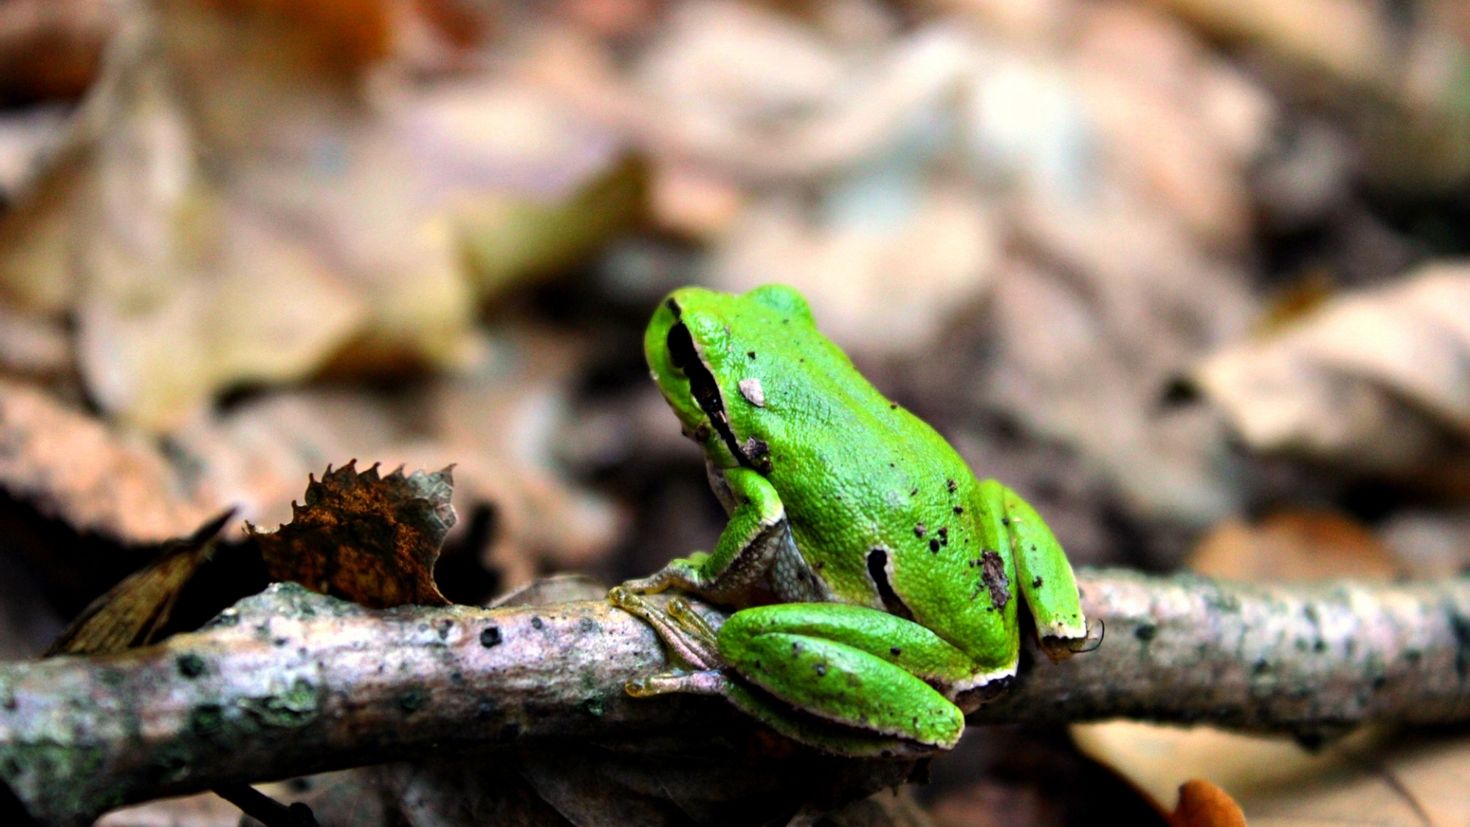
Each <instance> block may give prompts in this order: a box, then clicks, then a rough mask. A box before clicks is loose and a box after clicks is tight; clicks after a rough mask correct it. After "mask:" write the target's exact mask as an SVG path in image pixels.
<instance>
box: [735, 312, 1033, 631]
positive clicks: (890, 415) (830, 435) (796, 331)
mask: <svg viewBox="0 0 1470 827" xmlns="http://www.w3.org/2000/svg"><path fill="white" fill-rule="evenodd" d="M747 310H750V309H747ZM727 331H728V333H727V335H728V337H729V339H728V347H726V348H725V349H724V350H725V353H724V354H723V355H717V354H708V356H709V357H710V358H711V362H712V367H714V365H715V363H719V365H720V367H717V368H715V369H716V370H718V371H720V372H721V373H724V374H725V377H724V378H725V382H724V383H723V384H724V386H725V387H736V386H737V385H738V386H740V387H741V388H742V393H741V398H737V399H727V400H726V402H725V404H726V406H727V408H728V410H729V414H730V418H731V424H732V427H733V429H734V431H735V433H736V435H737V436H738V438H740V439H741V440H744V439H748V438H751V437H754V438H756V439H759V440H761V441H762V442H764V443H766V447H767V449H768V450H769V455H768V459H769V461H770V467H769V470H768V471H767V472H766V475H767V477H768V478H769V479H770V481H771V483H772V485H773V486H774V487H775V488H776V490H777V492H778V493H779V494H780V496H781V500H782V502H783V503H784V505H785V507H786V513H787V517H788V519H789V520H790V523H791V528H792V533H793V536H794V537H795V540H796V543H797V546H798V548H799V550H800V552H801V554H802V557H803V558H804V560H805V561H806V563H807V565H808V567H809V568H810V569H811V570H812V571H813V572H814V573H815V574H816V575H817V576H818V577H820V578H822V579H823V580H824V581H825V582H826V583H827V585H828V587H829V589H830V590H831V591H832V595H833V598H834V599H836V600H840V601H842V602H846V603H855V604H859V605H867V606H872V607H874V608H882V609H887V610H888V611H890V612H894V613H896V614H900V615H907V616H910V617H912V618H913V619H914V620H916V621H917V622H919V623H922V624H923V625H925V626H927V627H929V628H931V629H933V630H934V631H935V632H937V633H938V634H939V635H940V636H941V637H944V638H945V639H947V640H949V641H950V642H952V643H954V644H956V645H957V646H960V647H961V648H966V649H969V648H970V647H968V646H966V642H967V641H968V642H972V643H973V642H975V641H988V640H995V639H997V638H998V637H1000V636H1002V635H1000V634H999V633H1000V632H1001V631H1002V630H1003V629H1004V627H1006V626H1008V625H1009V626H1014V623H1015V605H1014V601H1010V600H1009V598H1008V596H1007V597H1006V598H1004V599H999V598H1000V595H1002V594H1007V595H1008V592H997V591H996V590H995V589H994V588H993V587H992V586H991V584H993V583H994V582H995V581H996V579H997V576H999V577H1002V578H1004V579H1005V580H1006V582H1007V588H1008V586H1009V580H1011V579H1014V574H1013V572H1012V571H1011V563H1010V557H1009V554H1007V553H1005V552H1004V551H1003V550H1000V549H989V550H988V551H989V552H990V557H987V554H986V552H987V549H986V548H985V545H986V543H985V540H984V537H983V532H982V531H981V524H982V523H981V519H980V518H981V516H982V515H980V514H978V513H976V511H977V509H978V508H979V498H978V496H977V489H978V484H977V482H976V480H975V477H974V475H973V474H972V473H971V471H970V469H969V466H968V465H967V464H966V463H965V461H964V460H963V458H961V457H960V456H959V454H958V453H957V452H956V451H955V450H954V448H952V447H951V446H950V445H949V443H948V442H947V441H945V439H944V438H943V437H941V436H940V435H939V434H938V433H937V432H936V431H934V429H933V428H931V427H930V426H929V425H928V424H927V423H925V422H923V421H922V420H920V419H919V418H918V417H915V416H914V415H913V414H911V413H909V412H908V411H907V410H904V409H903V408H902V407H900V406H898V405H897V404H894V403H893V402H891V401H889V400H888V399H887V398H886V397H884V396H883V395H882V394H881V393H880V392H879V391H878V390H877V389H876V388H874V387H873V386H872V385H871V384H870V383H869V382H868V381H867V380H866V379H865V378H864V377H863V376H862V375H861V374H859V373H858V371H857V370H856V369H855V368H854V367H853V365H852V363H851V361H850V360H849V359H848V358H847V356H846V354H844V353H843V352H842V351H841V350H840V349H839V348H838V347H837V346H836V345H835V344H833V343H832V342H831V341H830V340H828V339H827V338H826V337H825V336H823V335H822V334H821V332H819V331H818V330H817V329H816V328H815V326H814V325H813V324H811V322H810V320H809V319H803V318H800V317H797V318H793V317H792V316H791V315H789V314H782V313H780V312H769V313H768V312H762V311H760V310H759V309H754V310H752V311H751V312H749V314H748V317H745V318H739V319H738V320H737V321H736V322H735V323H733V324H731V325H730V326H729V327H728V328H727ZM756 342H768V343H769V342H780V343H781V345H782V346H781V348H780V349H779V352H766V353H763V352H762V349H761V348H758V347H757V345H756V344H755V343H756ZM766 350H769V348H767V349H766ZM750 380H754V383H752V382H751V381H750ZM742 381H743V382H745V384H743V385H741V384H740V383H741V382H742ZM757 388H758V389H759V391H758V392H757V391H756V389H757ZM747 390H748V391H749V392H746V391H747ZM752 397H753V398H752ZM757 402H759V403H760V404H756V403H757ZM992 557H993V558H994V559H991V558H992Z"/></svg>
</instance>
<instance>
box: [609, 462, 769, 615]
mask: <svg viewBox="0 0 1470 827" xmlns="http://www.w3.org/2000/svg"><path fill="white" fill-rule="evenodd" d="M724 481H725V485H726V486H727V487H728V489H729V491H728V493H729V497H730V500H731V504H732V507H731V509H730V520H729V522H728V523H726V524H725V529H724V531H722V532H721V533H720V539H719V540H718V541H717V542H716V543H715V549H714V551H713V552H711V553H708V554H706V553H705V552H702V551H696V552H694V553H693V554H691V555H690V556H689V557H683V558H679V559H675V560H672V561H670V562H669V564H668V565H666V566H664V567H663V568H662V569H660V570H659V571H657V572H654V573H653V574H652V575H650V576H648V577H641V578H638V579H636V580H629V581H628V582H626V583H624V584H623V588H625V589H628V590H629V591H632V592H635V593H638V594H649V593H654V592H661V591H664V590H665V589H670V588H675V589H679V590H680V591H685V592H689V593H691V594H695V595H698V596H700V597H703V598H705V599H707V600H711V601H713V602H716V603H729V602H738V598H740V597H741V596H742V595H744V594H745V593H746V592H747V591H748V590H749V589H750V588H751V587H752V586H753V585H755V584H757V583H759V582H760V581H761V580H762V579H764V578H765V577H766V574H767V572H768V571H769V570H770V569H771V567H772V566H773V565H774V564H775V563H776V561H777V560H778V559H779V558H780V557H781V555H783V554H786V555H788V556H789V557H791V558H795V557H796V550H795V545H794V542H793V541H792V539H791V530H790V528H789V527H788V526H787V523H786V509H785V507H784V506H783V505H782V504H781V495H780V494H778V493H776V489H775V487H773V486H772V485H771V483H770V481H769V480H767V479H766V478H765V477H762V476H761V475H760V474H759V473H757V472H755V471H752V470H750V469H748V468H731V469H728V470H726V471H725V472H724Z"/></svg>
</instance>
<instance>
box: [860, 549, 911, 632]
mask: <svg viewBox="0 0 1470 827" xmlns="http://www.w3.org/2000/svg"><path fill="white" fill-rule="evenodd" d="M868 577H870V578H872V580H873V587H874V588H875V589H877V590H878V598H879V599H880V600H882V601H883V608H884V610H885V611H887V612H888V613H889V614H891V615H897V616H898V617H902V618H905V619H907V620H913V619H914V613H913V612H912V611H910V610H909V607H908V606H907V605H906V604H905V603H904V602H903V598H900V597H899V596H898V593H897V592H895V591H894V590H893V584H892V583H890V582H888V550H887V549H883V548H875V549H873V550H872V551H869V552H868Z"/></svg>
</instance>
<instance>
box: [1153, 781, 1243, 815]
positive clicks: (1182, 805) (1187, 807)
mask: <svg viewBox="0 0 1470 827" xmlns="http://www.w3.org/2000/svg"><path fill="white" fill-rule="evenodd" d="M1170 822H1171V823H1172V824H1173V825H1174V827H1245V813H1243V812H1241V810H1240V805H1239V804H1236V803H1235V799H1233V798H1231V797H1230V794H1229V793H1227V792H1225V791H1224V790H1222V789H1220V788H1219V787H1217V786H1215V785H1214V784H1211V783H1210V782H1208V781H1205V780H1204V779H1201V778H1194V779H1191V780H1189V781H1186V782H1184V783H1183V784H1181V785H1180V786H1179V805H1178V806H1176V807H1175V808H1174V816H1173V817H1172V818H1171V819H1170Z"/></svg>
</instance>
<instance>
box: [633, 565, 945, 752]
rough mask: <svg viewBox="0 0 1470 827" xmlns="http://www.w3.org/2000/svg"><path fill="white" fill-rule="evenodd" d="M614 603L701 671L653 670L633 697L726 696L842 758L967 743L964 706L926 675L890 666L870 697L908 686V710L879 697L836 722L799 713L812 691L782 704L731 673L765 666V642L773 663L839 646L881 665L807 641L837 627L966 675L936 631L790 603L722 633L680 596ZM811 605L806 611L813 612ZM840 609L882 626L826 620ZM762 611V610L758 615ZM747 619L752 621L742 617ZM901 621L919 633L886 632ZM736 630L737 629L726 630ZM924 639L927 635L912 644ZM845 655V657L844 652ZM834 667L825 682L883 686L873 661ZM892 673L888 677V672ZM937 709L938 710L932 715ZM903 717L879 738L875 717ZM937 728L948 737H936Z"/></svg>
mask: <svg viewBox="0 0 1470 827" xmlns="http://www.w3.org/2000/svg"><path fill="white" fill-rule="evenodd" d="M609 599H610V601H612V602H613V605H616V607H619V608H622V610H623V611H628V613H629V614H634V615H637V617H638V618H641V620H642V621H645V623H648V626H651V627H653V630H654V632H656V633H657V635H659V638H660V639H661V640H663V642H664V643H666V645H667V646H669V649H670V651H672V652H673V654H675V657H676V658H678V660H681V661H684V662H686V664H688V665H689V667H692V671H689V670H670V671H664V673H657V674H651V676H644V677H637V679H632V680H629V682H628V683H626V686H625V687H626V690H628V693H629V695H634V696H637V698H647V696H651V695H666V693H672V692H684V693H695V695H719V696H723V698H725V699H728V701H729V702H731V704H732V705H735V707H736V708H738V709H741V711H742V712H745V714H748V715H751V717H754V718H756V720H759V721H761V723H764V724H766V726H769V727H770V729H773V730H776V732H778V733H781V734H784V736H786V737H789V739H792V740H795V742H798V743H804V745H807V746H813V748H816V749H822V751H826V752H832V754H836V755H847V756H869V758H876V756H916V755H925V754H929V752H933V751H935V749H938V748H947V746H953V743H954V740H957V739H958V736H960V733H961V732H963V729H964V720H963V717H961V715H960V712H958V709H957V708H956V707H954V705H953V704H950V702H948V701H945V699H944V698H942V696H938V693H935V690H933V689H931V687H929V686H928V685H926V683H923V680H922V679H919V677H916V676H914V674H911V673H908V671H906V670H904V668H903V667H898V665H892V664H889V662H881V667H883V668H886V670H888V671H889V673H892V674H888V676H886V677H888V680H886V682H885V680H878V682H876V683H870V685H869V689H867V690H870V692H875V693H879V695H881V693H882V692H883V690H885V689H891V687H894V685H897V686H898V687H901V689H904V690H906V692H904V698H906V701H904V702H900V704H898V705H897V707H895V708H897V709H898V714H897V715H895V714H894V709H892V708H889V709H888V714H886V715H883V714H875V709H873V708H876V707H882V704H878V702H876V701H878V698H872V699H869V698H858V701H863V702H866V708H864V707H863V704H857V705H856V707H854V705H847V704H844V709H850V714H848V715H829V717H828V718H822V717H817V715H814V714H811V712H810V711H803V709H801V708H798V704H800V702H801V699H804V698H806V695H804V693H797V695H795V696H792V698H785V699H784V698H782V696H781V695H779V693H776V692H767V690H764V689H761V687H759V686H751V685H747V683H744V682H742V680H739V679H734V677H731V674H732V673H736V674H744V673H745V671H747V667H748V668H754V670H760V668H761V664H763V655H760V651H761V649H763V646H766V648H767V649H769V648H770V646H775V648H776V649H779V651H775V649H772V651H769V652H767V655H764V658H769V660H770V662H772V664H778V662H779V661H781V660H782V658H784V657H786V655H788V654H791V655H798V654H800V651H801V646H803V645H810V646H811V651H822V649H826V648H829V646H838V648H841V649H842V651H845V654H847V655H848V657H850V660H851V657H853V655H857V657H861V658H867V660H872V658H873V655H869V654H866V652H863V651H860V649H858V648H854V646H845V645H841V643H833V642H829V640H822V639H817V638H804V636H803V635H811V633H816V635H823V633H832V632H833V630H835V629H857V630H858V635H860V639H857V640H856V642H857V643H860V645H863V646H867V648H878V649H881V651H882V652H883V655H885V657H886V658H889V660H891V661H903V662H904V664H906V665H910V667H916V668H919V670H920V671H923V673H926V674H928V673H933V671H942V673H945V674H953V676H958V674H961V673H963V671H964V665H963V664H964V657H963V655H961V654H960V652H958V651H951V652H945V651H938V649H936V646H935V640H931V639H929V638H932V633H931V632H929V630H928V629H923V627H920V626H917V624H913V623H910V621H907V620H903V618H898V617H894V615H889V614H883V613H879V611H873V610H867V608H861V607H833V604H781V605H773V607H763V608H761V610H745V611H741V613H736V614H735V615H732V617H731V620H729V621H726V623H725V626H722V627H720V630H719V632H716V630H714V629H713V627H711V626H710V624H709V623H707V621H706V620H704V617H701V615H700V614H698V613H695V611H694V608H692V607H691V605H689V604H688V601H685V599H682V598H675V599H672V601H669V602H667V605H666V607H663V608H660V607H659V605H656V604H654V602H651V601H648V599H645V598H642V596H639V595H637V593H634V592H631V591H628V589H625V588H622V586H619V588H614V589H613V591H612V592H609ZM803 607H806V608H803ZM833 608H836V613H838V614H847V613H848V610H856V613H854V614H856V615H861V614H863V613H866V614H867V615H873V617H870V618H869V620H875V621H876V623H860V621H858V623H857V624H854V623H851V621H844V620H841V618H839V620H836V621H833V620H832V618H831V617H826V614H828V613H829V611H831V610H833ZM763 610H779V613H789V611H791V610H795V614H794V615H792V614H785V617H786V618H789V620H788V621H785V623H782V618H781V617H775V618H773V617H769V614H770V613H769V611H763ZM751 613H754V614H751ZM808 613H816V614H820V615H823V617H817V618H813V617H810V614H808ZM742 615H745V617H747V620H738V618H741V617H742ZM773 621H775V624H776V626H775V627H784V629H788V630H789V632H791V635H785V638H786V639H791V638H798V639H800V640H801V642H803V643H798V645H797V646H795V648H791V646H789V642H788V640H786V639H782V640H776V639H772V638H770V636H769V633H770V632H772V630H773V629H775V627H773V626H772V623H773ZM892 621H897V624H904V626H907V627H911V629H910V630H897V633H895V630H894V629H886V627H885V626H886V624H889V623H892ZM726 629H729V630H731V632H729V633H726V632H725V630H726ZM916 635H917V639H914V640H911V642H910V639H911V638H914V636H916ZM722 636H723V638H725V640H726V643H725V645H726V646H728V648H729V652H731V654H734V655H735V657H734V660H732V658H731V657H728V654H726V652H725V651H720V638H722ZM753 636H756V638H761V640H759V642H757V643H756V645H754V646H750V645H748V642H750V638H753ZM938 645H939V646H948V645H947V643H944V642H942V640H938ZM841 654H844V652H838V655H841ZM838 661H839V662H833V660H832V658H826V660H823V661H822V662H823V664H828V665H823V667H822V668H823V676H825V674H826V670H828V668H829V667H831V676H832V682H833V683H835V682H842V680H847V682H848V683H851V679H853V677H856V673H858V671H861V673H863V679H866V680H875V676H873V673H872V664H867V665H866V667H858V668H851V667H853V664H851V662H848V664H845V665H848V667H850V668H847V677H845V679H844V662H841V658H838ZM879 677H882V676H879ZM867 690H863V687H861V683H851V686H850V687H848V695H853V693H858V695H861V692H867ZM914 692H919V698H920V702H919V704H917V705H914V704H913V701H911V699H913V695H914ZM926 708H928V711H926ZM875 718H876V720H886V718H895V720H898V721H900V723H904V726H903V727H900V729H901V730H903V732H900V733H897V734H886V733H879V732H873V727H872V723H873V720H875ZM932 718H939V720H942V721H945V726H944V727H932V726H931V727H928V729H925V730H922V733H925V734H926V737H914V734H916V733H914V732H913V730H914V729H916V727H917V726H919V723H920V721H929V720H932ZM935 732H941V734H939V736H935V734H933V733H935Z"/></svg>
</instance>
